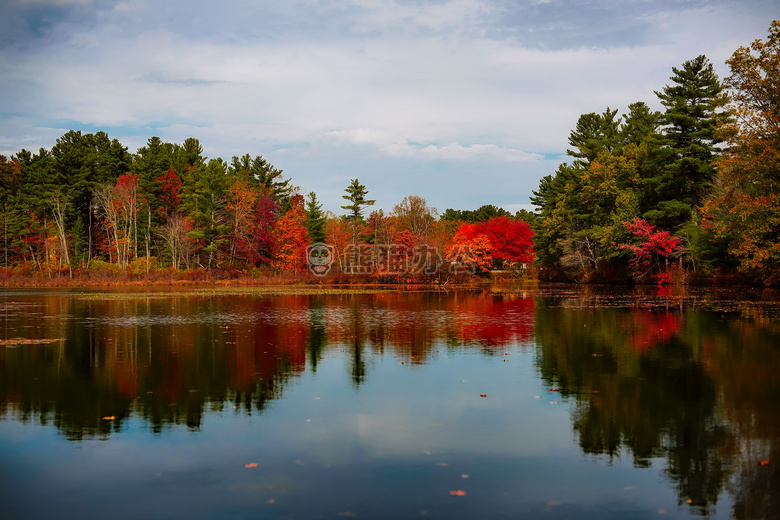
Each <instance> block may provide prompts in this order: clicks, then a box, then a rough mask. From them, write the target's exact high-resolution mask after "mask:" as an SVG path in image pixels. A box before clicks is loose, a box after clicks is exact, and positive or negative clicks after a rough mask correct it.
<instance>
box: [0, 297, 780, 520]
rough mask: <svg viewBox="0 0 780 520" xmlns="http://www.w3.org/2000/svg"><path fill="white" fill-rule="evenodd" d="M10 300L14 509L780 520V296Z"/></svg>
mask: <svg viewBox="0 0 780 520" xmlns="http://www.w3.org/2000/svg"><path fill="white" fill-rule="evenodd" d="M290 291H291V289H288V288H282V289H280V290H271V289H263V288H247V289H221V290H216V289H213V290H210V289H198V290H191V291H179V292H165V291H154V292H151V291H141V290H130V289H123V290H121V291H118V290H103V291H100V290H88V291H87V290H81V291H79V290H71V289H68V290H51V289H50V290H11V289H5V290H2V291H0V340H1V341H2V344H0V511H2V517H3V518H9V519H10V518H13V519H39V518H57V519H63V518H74V519H75V518H79V519H84V518H98V517H105V518H112V519H125V518H127V519H131V518H132V519H135V518H141V517H143V518H155V519H156V518H159V519H179V518H182V519H184V518H186V519H202V518H209V519H210V518H215V519H232V518H236V519H238V518H242V519H243V518H269V519H271V518H274V519H275V518H279V519H309V518H350V517H354V518H387V519H403V518H448V519H449V518H463V519H473V518H480V519H483V518H485V519H487V518H496V519H498V518H501V519H503V518H593V519H609V518H615V519H639V518H642V519H644V518H691V517H709V518H736V519H748V518H749V519H753V518H779V517H780V472H778V468H780V374H779V372H780V298H778V296H777V294H776V293H766V292H762V291H744V292H742V293H735V292H730V291H725V290H714V289H697V290H694V289H677V288H673V289H657V290H656V289H652V288H647V289H632V288H613V287H566V286H563V287H556V286H550V287H545V286H542V287H541V288H529V289H525V290H524V289H522V288H519V289H502V290H496V291H490V290H484V291H452V290H451V291H439V292H435V291H420V290H416V289H409V288H407V289H405V290H388V291H385V292H381V291H372V292H364V293H359V292H355V293H351V292H349V291H347V290H333V291H320V292H318V291H317V289H316V288H312V289H301V290H300V291H301V292H304V294H285V293H288V292H290Z"/></svg>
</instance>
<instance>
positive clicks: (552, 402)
mask: <svg viewBox="0 0 780 520" xmlns="http://www.w3.org/2000/svg"><path fill="white" fill-rule="evenodd" d="M550 404H558V401H550Z"/></svg>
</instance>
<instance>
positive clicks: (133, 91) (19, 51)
mask: <svg viewBox="0 0 780 520" xmlns="http://www.w3.org/2000/svg"><path fill="white" fill-rule="evenodd" d="M779 12H780V10H778V9H777V7H776V5H774V1H763V0H755V1H754V0H740V1H710V2H707V1H687V0H642V1H629V2H618V1H608V0H593V1H585V2H573V1H560V0H542V1H511V0H434V1H427V2H424V1H417V0H338V1H330V0H327V1H318V0H282V1H280V0H276V1H251V0H223V1H221V2H214V1H205V0H174V1H165V0H126V1H115V0H0V13H2V15H0V153H2V154H6V155H11V154H13V153H16V152H17V151H19V150H20V149H22V148H26V149H28V150H33V151H37V150H38V148H40V147H45V148H51V146H53V145H54V143H55V142H56V139H57V138H58V137H60V136H61V135H62V134H63V133H65V132H66V131H67V130H69V129H77V130H83V131H86V132H94V131H97V130H104V131H106V132H107V133H108V134H109V135H110V136H111V137H112V138H117V139H119V140H120V141H121V142H122V143H123V144H124V145H125V146H127V147H128V149H129V150H130V151H131V152H135V151H136V150H137V149H138V148H139V147H141V146H143V145H144V144H145V143H146V141H147V139H148V138H149V137H151V136H154V135H156V136H159V137H161V138H162V139H163V140H165V141H171V142H182V141H183V140H184V139H186V138H187V137H195V138H197V139H199V140H200V142H201V144H202V145H203V148H204V153H205V155H207V156H208V157H223V158H224V159H226V160H229V159H230V158H231V157H232V156H233V155H243V154H245V153H249V154H251V155H253V156H255V155H262V156H263V157H265V158H266V159H268V160H269V161H270V162H271V163H273V164H274V165H275V166H276V167H278V168H281V169H282V170H284V175H285V177H288V178H291V179H292V181H293V184H295V185H297V186H300V188H301V191H302V192H304V193H305V192H308V191H315V192H316V193H317V195H318V196H319V198H320V199H321V200H322V201H323V203H324V206H325V209H328V210H331V211H334V212H336V213H338V214H340V213H342V211H341V210H340V208H339V206H340V205H341V204H342V203H344V201H343V200H342V199H341V195H342V194H343V193H344V191H343V190H344V188H345V187H346V186H347V185H348V184H349V181H350V179H352V178H356V177H357V178H359V179H360V181H361V182H362V183H363V184H365V185H366V186H367V187H368V189H369V195H370V197H371V198H374V199H376V200H377V203H376V207H378V208H383V209H385V210H386V211H388V210H391V209H392V207H393V205H394V204H397V203H398V202H400V201H401V199H403V198H404V197H405V196H406V195H410V194H417V195H421V196H423V197H425V198H426V199H427V200H428V202H429V204H431V205H432V206H434V207H436V208H438V209H439V211H443V210H444V209H446V208H450V207H451V208H456V209H475V208H477V207H479V206H481V205H483V204H495V205H497V206H502V207H504V208H506V209H509V210H512V211H514V210H517V209H520V208H527V209H531V206H530V203H529V196H531V192H532V190H534V189H536V187H537V186H538V183H539V179H540V178H541V177H542V176H544V175H547V174H550V173H553V172H554V171H555V168H556V167H557V165H558V164H559V163H560V162H562V161H564V160H566V159H565V151H566V148H567V137H568V135H569V132H570V131H571V129H572V128H573V127H574V125H575V123H576V121H577V118H578V117H579V115H580V114H582V113H586V112H593V111H596V112H602V111H603V110H604V109H605V108H606V107H607V106H609V107H611V108H618V109H619V110H620V111H621V113H623V112H624V111H625V110H626V107H627V105H628V104H629V103H632V102H634V101H645V102H647V103H648V104H649V105H651V107H653V108H656V109H659V108H661V107H660V105H659V104H658V102H657V99H656V97H655V94H654V93H653V91H654V90H660V89H662V88H663V86H664V85H665V84H667V83H668V82H669V76H670V75H671V73H672V71H671V69H672V67H679V66H680V65H681V64H682V63H683V62H684V61H686V60H689V59H692V58H694V57H696V56H697V55H699V54H705V55H706V56H707V57H708V58H709V59H710V60H711V61H712V62H713V64H714V65H715V68H716V70H717V71H718V73H719V75H720V76H721V77H725V76H726V75H728V69H727V67H726V65H725V63H724V62H725V60H726V59H728V57H729V56H730V55H731V54H732V53H733V52H734V50H736V49H737V48H738V47H739V46H741V45H747V44H749V43H750V42H751V41H753V40H754V39H756V38H765V37H766V35H767V31H768V28H769V25H770V23H771V21H772V19H773V18H777V17H778V13H779Z"/></svg>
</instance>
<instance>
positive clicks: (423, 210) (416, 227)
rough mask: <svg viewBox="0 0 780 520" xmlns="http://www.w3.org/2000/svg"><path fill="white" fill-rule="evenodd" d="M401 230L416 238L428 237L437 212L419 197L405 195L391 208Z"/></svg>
mask: <svg viewBox="0 0 780 520" xmlns="http://www.w3.org/2000/svg"><path fill="white" fill-rule="evenodd" d="M393 213H394V214H395V216H396V217H398V221H399V223H400V225H401V229H406V230H408V231H409V232H411V233H412V234H413V235H415V236H417V237H424V236H426V235H428V234H429V233H430V232H431V230H432V229H433V225H434V223H435V222H436V218H437V216H438V212H437V211H436V209H435V208H432V207H430V206H428V202H427V201H426V200H425V199H424V198H422V197H420V196H419V195H407V196H406V197H404V200H402V201H401V202H400V203H399V204H396V205H395V206H394V207H393Z"/></svg>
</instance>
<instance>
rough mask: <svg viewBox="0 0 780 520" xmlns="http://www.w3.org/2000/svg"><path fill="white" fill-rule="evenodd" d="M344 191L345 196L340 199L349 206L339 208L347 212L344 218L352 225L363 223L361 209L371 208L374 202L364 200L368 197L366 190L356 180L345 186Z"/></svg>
mask: <svg viewBox="0 0 780 520" xmlns="http://www.w3.org/2000/svg"><path fill="white" fill-rule="evenodd" d="M344 191H345V192H346V193H347V194H346V195H342V196H341V198H343V199H345V200H348V201H349V202H350V203H351V204H347V205H346V206H341V209H345V210H347V214H346V215H345V218H346V219H347V220H349V221H350V222H353V223H358V222H363V220H364V219H363V208H364V206H373V205H374V202H376V201H375V200H369V199H367V198H366V195H368V189H366V187H365V186H364V185H362V184H360V181H358V179H352V182H351V183H350V185H349V186H347V187H346V188H345V189H344Z"/></svg>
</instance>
